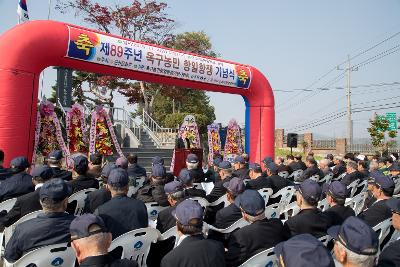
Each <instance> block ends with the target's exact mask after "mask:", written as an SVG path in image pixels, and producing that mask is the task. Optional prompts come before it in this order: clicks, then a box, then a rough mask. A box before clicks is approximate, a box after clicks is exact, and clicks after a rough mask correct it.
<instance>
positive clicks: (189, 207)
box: [171, 199, 203, 226]
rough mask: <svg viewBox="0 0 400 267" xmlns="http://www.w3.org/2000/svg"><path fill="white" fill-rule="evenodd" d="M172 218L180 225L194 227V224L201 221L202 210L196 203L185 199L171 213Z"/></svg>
mask: <svg viewBox="0 0 400 267" xmlns="http://www.w3.org/2000/svg"><path fill="white" fill-rule="evenodd" d="M171 214H172V216H174V217H175V218H176V220H177V221H178V222H180V223H181V224H182V225H186V226H189V225H196V224H195V223H193V221H192V220H193V219H195V222H197V223H200V222H202V221H203V208H202V207H201V206H200V204H199V203H198V202H197V201H194V200H191V199H186V200H184V201H182V202H181V203H179V204H178V206H176V209H175V210H173V211H172V212H171Z"/></svg>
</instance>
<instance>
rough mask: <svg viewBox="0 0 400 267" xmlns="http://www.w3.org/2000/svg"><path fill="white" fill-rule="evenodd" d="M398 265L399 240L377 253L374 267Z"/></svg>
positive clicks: (399, 257)
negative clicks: (377, 256) (376, 262)
mask: <svg viewBox="0 0 400 267" xmlns="http://www.w3.org/2000/svg"><path fill="white" fill-rule="evenodd" d="M399 266H400V240H397V241H395V242H393V243H392V244H390V245H389V246H387V247H386V248H385V249H384V250H383V251H382V252H381V254H380V255H379V259H378V264H377V265H376V267H399Z"/></svg>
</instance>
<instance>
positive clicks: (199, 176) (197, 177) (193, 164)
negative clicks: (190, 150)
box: [186, 154, 204, 183]
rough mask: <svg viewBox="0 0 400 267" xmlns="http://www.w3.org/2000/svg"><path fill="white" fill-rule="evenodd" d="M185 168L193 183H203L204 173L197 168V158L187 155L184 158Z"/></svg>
mask: <svg viewBox="0 0 400 267" xmlns="http://www.w3.org/2000/svg"><path fill="white" fill-rule="evenodd" d="M186 168H187V170H188V171H189V172H190V176H191V177H192V178H193V183H202V182H204V172H203V169H202V168H200V166H199V158H198V157H197V155H195V154H189V155H187V157H186Z"/></svg>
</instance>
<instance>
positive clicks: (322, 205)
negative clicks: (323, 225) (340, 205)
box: [318, 198, 329, 211]
mask: <svg viewBox="0 0 400 267" xmlns="http://www.w3.org/2000/svg"><path fill="white" fill-rule="evenodd" d="M318 208H319V209H320V210H321V211H326V210H327V209H329V204H328V200H327V199H326V198H324V199H323V200H321V201H319V202H318Z"/></svg>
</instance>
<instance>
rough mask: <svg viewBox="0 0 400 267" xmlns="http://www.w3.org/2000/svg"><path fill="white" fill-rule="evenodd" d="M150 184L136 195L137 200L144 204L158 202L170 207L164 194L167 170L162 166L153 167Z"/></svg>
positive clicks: (140, 189)
mask: <svg viewBox="0 0 400 267" xmlns="http://www.w3.org/2000/svg"><path fill="white" fill-rule="evenodd" d="M151 169H152V171H151V175H150V177H149V179H150V183H148V184H146V185H143V186H142V187H141V188H139V190H138V191H137V193H136V199H137V200H141V201H143V202H144V203H147V202H157V203H158V204H159V205H161V206H163V207H167V206H168V200H167V197H166V195H165V192H164V185H165V170H164V167H163V166H162V165H154V166H153V167H151Z"/></svg>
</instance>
